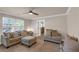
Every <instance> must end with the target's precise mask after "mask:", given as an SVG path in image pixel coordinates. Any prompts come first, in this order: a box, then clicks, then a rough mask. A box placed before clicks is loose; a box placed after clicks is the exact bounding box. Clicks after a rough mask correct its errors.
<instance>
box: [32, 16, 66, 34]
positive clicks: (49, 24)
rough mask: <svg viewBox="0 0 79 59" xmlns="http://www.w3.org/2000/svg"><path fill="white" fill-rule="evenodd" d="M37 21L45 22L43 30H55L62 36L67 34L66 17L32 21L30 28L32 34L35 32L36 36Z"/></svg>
mask: <svg viewBox="0 0 79 59" xmlns="http://www.w3.org/2000/svg"><path fill="white" fill-rule="evenodd" d="M38 20H45V29H54V30H55V29H56V30H58V31H59V32H61V33H62V34H64V35H65V34H66V32H67V26H66V25H67V23H66V20H67V17H66V15H62V16H56V17H48V18H41V19H36V20H34V21H32V28H33V29H34V32H36V35H37V34H38Z"/></svg>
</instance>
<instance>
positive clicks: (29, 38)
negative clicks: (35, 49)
mask: <svg viewBox="0 0 79 59" xmlns="http://www.w3.org/2000/svg"><path fill="white" fill-rule="evenodd" d="M21 43H22V44H24V45H27V46H28V47H30V46H31V45H33V44H34V43H36V37H34V36H26V37H23V38H21Z"/></svg>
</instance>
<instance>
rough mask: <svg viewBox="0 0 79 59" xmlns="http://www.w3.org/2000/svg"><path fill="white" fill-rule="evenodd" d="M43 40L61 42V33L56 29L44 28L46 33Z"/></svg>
mask: <svg viewBox="0 0 79 59" xmlns="http://www.w3.org/2000/svg"><path fill="white" fill-rule="evenodd" d="M44 40H45V41H50V42H55V43H61V41H62V35H61V33H59V32H58V31H57V30H52V29H46V35H45V37H44Z"/></svg>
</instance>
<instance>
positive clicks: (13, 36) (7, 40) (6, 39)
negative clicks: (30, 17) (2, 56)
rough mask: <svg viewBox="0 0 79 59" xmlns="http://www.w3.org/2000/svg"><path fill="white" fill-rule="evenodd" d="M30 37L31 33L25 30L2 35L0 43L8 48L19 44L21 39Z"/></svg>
mask: <svg viewBox="0 0 79 59" xmlns="http://www.w3.org/2000/svg"><path fill="white" fill-rule="evenodd" d="M31 35H33V32H31V31H30V32H27V31H25V30H23V31H17V32H8V33H3V34H2V36H1V42H2V45H3V46H5V47H7V48H8V47H10V46H12V45H15V44H17V43H20V41H21V38H22V37H25V36H31Z"/></svg>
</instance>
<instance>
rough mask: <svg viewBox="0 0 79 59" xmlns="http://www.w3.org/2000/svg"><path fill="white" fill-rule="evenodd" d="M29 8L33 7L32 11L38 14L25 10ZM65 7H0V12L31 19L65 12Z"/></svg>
mask: <svg viewBox="0 0 79 59" xmlns="http://www.w3.org/2000/svg"><path fill="white" fill-rule="evenodd" d="M30 9H33V11H34V12H35V13H38V14H39V15H38V16H36V15H29V14H28V13H27V12H28V11H29V10H30ZM67 9H68V8H67V7H30V8H29V7H0V13H1V14H5V15H11V16H15V17H20V18H23V19H33V18H38V17H45V16H51V15H57V14H64V13H66V11H67ZM25 13H26V14H25Z"/></svg>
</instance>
